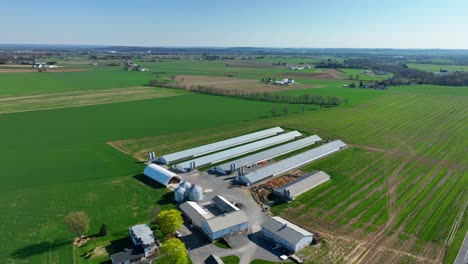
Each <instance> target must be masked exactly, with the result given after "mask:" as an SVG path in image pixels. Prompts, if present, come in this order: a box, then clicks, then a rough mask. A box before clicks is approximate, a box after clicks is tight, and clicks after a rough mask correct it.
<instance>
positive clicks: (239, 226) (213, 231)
mask: <svg viewBox="0 0 468 264" xmlns="http://www.w3.org/2000/svg"><path fill="white" fill-rule="evenodd" d="M179 209H180V211H182V213H183V214H184V215H185V216H186V217H187V218H188V219H189V220H190V221H191V223H192V224H193V225H194V226H196V227H197V228H198V229H200V230H201V231H202V233H203V234H204V235H205V236H206V237H208V238H209V239H210V240H211V241H214V240H217V239H219V238H222V237H223V236H225V235H229V234H233V233H237V232H241V231H246V230H247V229H248V227H249V226H248V220H249V219H248V217H247V214H246V212H245V211H243V210H240V209H239V208H237V207H236V206H235V205H234V204H232V203H231V202H229V201H228V200H226V199H225V198H224V197H222V196H219V195H218V196H216V197H215V198H214V199H213V200H212V203H208V204H204V205H199V204H197V203H195V202H192V201H187V202H185V203H183V204H181V205H180V206H179Z"/></svg>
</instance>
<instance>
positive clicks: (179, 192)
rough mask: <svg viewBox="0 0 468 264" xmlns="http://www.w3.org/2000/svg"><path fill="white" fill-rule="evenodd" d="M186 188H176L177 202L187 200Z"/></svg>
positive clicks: (175, 197) (175, 196)
mask: <svg viewBox="0 0 468 264" xmlns="http://www.w3.org/2000/svg"><path fill="white" fill-rule="evenodd" d="M185 193H186V189H185V188H184V187H183V186H179V187H177V188H175V190H174V199H175V200H176V202H177V203H182V202H184V200H185Z"/></svg>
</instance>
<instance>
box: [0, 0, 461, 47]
mask: <svg viewBox="0 0 468 264" xmlns="http://www.w3.org/2000/svg"><path fill="white" fill-rule="evenodd" d="M0 6H1V8H0V32H1V34H0V43H28V44H91V45H134V46H218V47H220V46H222V47H239V46H252V47H308V48H459V49H468V30H467V28H468V0H446V1H441V0H437V1H436V0H380V1H376V0H325V1H324V0H295V1H286V0H269V1H266V0H229V1H228V0H218V1H215V0H172V1H163V0H153V1H150V0H126V1H120V0H114V1H107V0H93V1H91V0H81V1H68V0H67V1H65V0H62V1H54V0H34V1H31V0H0Z"/></svg>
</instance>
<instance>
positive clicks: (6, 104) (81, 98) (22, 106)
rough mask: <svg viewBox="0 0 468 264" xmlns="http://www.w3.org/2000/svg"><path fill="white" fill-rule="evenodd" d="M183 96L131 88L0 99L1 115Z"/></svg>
mask: <svg viewBox="0 0 468 264" xmlns="http://www.w3.org/2000/svg"><path fill="white" fill-rule="evenodd" d="M182 94H183V92H182V93H181V92H180V91H177V92H175V91H172V90H160V89H158V88H148V87H130V88H116V89H106V90H98V91H73V92H62V93H53V94H36V95H27V96H18V97H4V98H2V97H0V114H6V113H15V112H27V111H36V110H46V109H57V108H67V107H77V106H87V105H97V104H108V103H117V102H127V101H136V100H143V99H154V98H161V97H169V96H178V95H182Z"/></svg>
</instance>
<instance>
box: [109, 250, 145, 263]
mask: <svg viewBox="0 0 468 264" xmlns="http://www.w3.org/2000/svg"><path fill="white" fill-rule="evenodd" d="M144 257H145V251H144V250H143V248H142V247H135V246H132V247H128V248H125V249H124V250H123V251H121V252H117V253H115V254H112V255H111V261H112V264H130V263H138V262H139V261H141V260H142V259H143V258H144Z"/></svg>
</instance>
